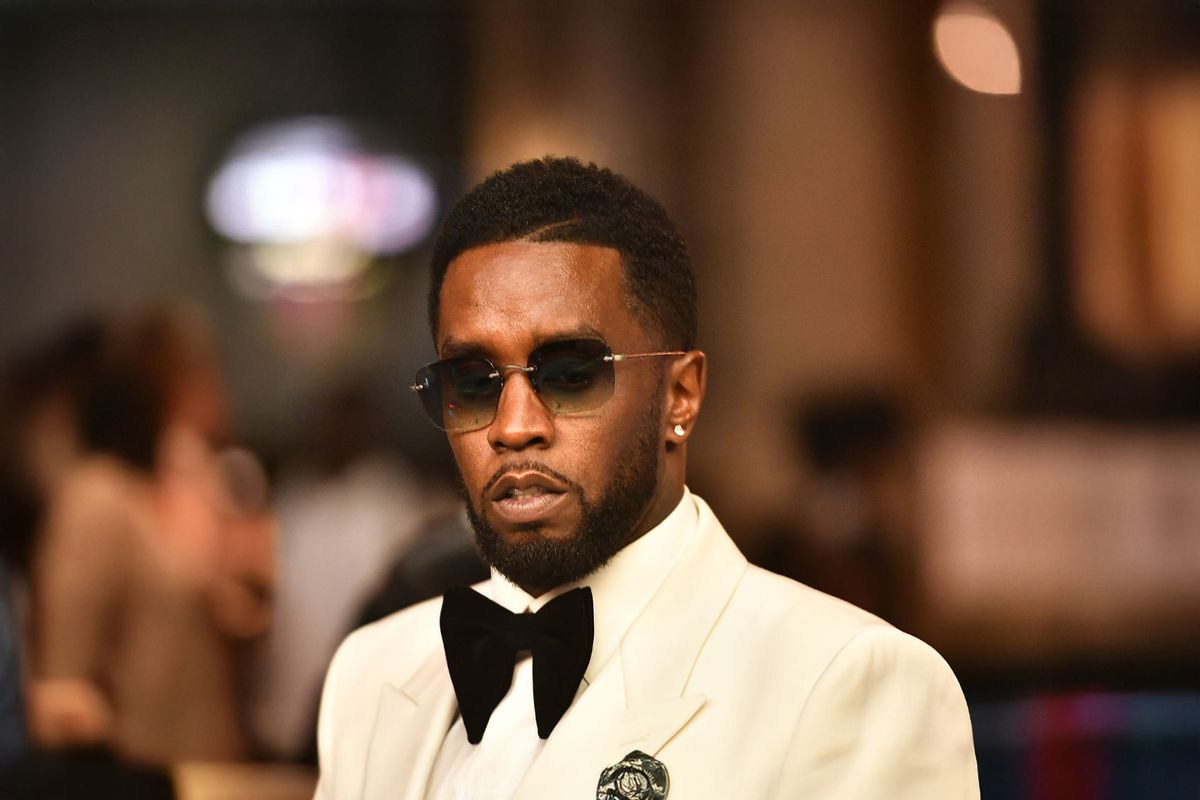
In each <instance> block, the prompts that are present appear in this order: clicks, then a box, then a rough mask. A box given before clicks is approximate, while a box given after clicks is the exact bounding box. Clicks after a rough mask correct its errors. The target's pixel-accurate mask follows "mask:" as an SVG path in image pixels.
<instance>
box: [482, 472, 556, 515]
mask: <svg viewBox="0 0 1200 800" xmlns="http://www.w3.org/2000/svg"><path fill="white" fill-rule="evenodd" d="M567 490H568V487H567V486H566V485H565V484H564V483H563V482H561V481H559V480H557V479H555V478H553V477H551V476H550V475H547V474H545V473H543V472H537V471H533V470H530V471H526V472H510V473H508V474H506V475H505V476H504V477H502V478H500V480H498V481H496V483H495V484H494V485H493V486H492V488H491V491H490V492H489V494H488V498H489V499H490V500H491V505H492V508H493V509H494V510H495V512H496V515H497V516H498V517H499V518H500V519H501V520H502V521H504V522H508V523H510V524H514V525H528V524H530V523H536V522H540V521H542V520H545V519H546V518H547V517H549V516H550V515H551V514H552V513H553V512H554V511H555V510H556V509H557V507H558V506H559V505H560V504H561V503H562V502H563V501H564V500H565V498H566V497H567Z"/></svg>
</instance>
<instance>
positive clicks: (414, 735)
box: [363, 646, 456, 800]
mask: <svg viewBox="0 0 1200 800" xmlns="http://www.w3.org/2000/svg"><path fill="white" fill-rule="evenodd" d="M455 709H456V705H455V700H454V687H453V686H452V684H451V683H450V675H449V672H448V671H447V669H446V657H445V654H444V653H443V651H442V649H441V647H440V646H438V647H436V648H435V649H434V651H433V652H432V653H431V654H430V656H429V658H427V659H426V660H425V662H424V663H423V664H422V665H421V667H420V668H419V669H418V670H417V671H416V672H415V673H413V675H412V677H411V678H409V679H408V680H407V681H406V682H404V683H403V684H401V685H395V684H392V683H385V684H384V685H383V688H382V689H381V690H380V695H379V707H378V710H377V712H376V716H375V729H374V732H373V733H372V736H371V745H370V751H369V752H368V754H367V765H366V775H365V778H364V785H363V800H421V798H423V797H424V796H425V787H426V784H427V783H428V781H429V774H430V772H431V771H432V769H433V763H434V760H435V759H436V758H437V754H438V749H439V748H440V747H441V744H442V740H443V739H444V738H445V736H446V731H447V730H448V729H449V728H450V723H451V721H452V719H453V716H454V713H455ZM402 788H403V789H404V794H401V793H400V790H401V789H402Z"/></svg>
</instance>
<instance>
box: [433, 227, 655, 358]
mask: <svg viewBox="0 0 1200 800" xmlns="http://www.w3.org/2000/svg"><path fill="white" fill-rule="evenodd" d="M624 286H625V284H624V281H623V278H622V273H621V257H620V254H619V253H618V252H617V251H616V250H614V249H612V248H609V247H597V246H593V245H581V244H573V243H567V242H526V241H515V242H502V243H498V244H490V245H484V246H482V247H475V248H472V249H470V250H467V251H465V252H464V253H462V254H461V255H459V256H458V257H457V258H455V259H454V260H453V261H451V262H450V266H449V267H448V268H447V270H446V277H445V280H444V281H443V283H442V289H441V295H440V298H439V313H438V334H437V336H438V340H437V347H438V351H439V352H441V353H443V354H445V353H446V351H447V350H456V349H472V350H485V351H489V352H492V351H495V352H498V351H500V350H503V349H505V348H511V349H513V350H519V351H524V352H523V353H519V354H524V353H525V352H527V351H528V349H530V348H532V347H536V346H537V344H538V343H540V342H543V341H548V340H552V339H556V338H562V337H565V336H576V337H578V336H599V337H601V338H603V339H605V340H606V341H608V343H609V344H610V345H612V346H614V347H622V346H629V345H631V344H634V342H630V341H628V340H629V339H630V337H632V336H636V335H637V334H638V333H639V332H640V326H638V324H637V322H636V320H635V319H634V317H633V315H632V314H631V313H630V310H629V308H628V304H627V303H626V297H625V288H624Z"/></svg>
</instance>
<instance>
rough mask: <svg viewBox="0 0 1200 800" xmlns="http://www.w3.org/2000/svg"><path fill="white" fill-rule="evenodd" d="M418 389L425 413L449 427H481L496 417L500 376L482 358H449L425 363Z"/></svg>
mask: <svg viewBox="0 0 1200 800" xmlns="http://www.w3.org/2000/svg"><path fill="white" fill-rule="evenodd" d="M417 385H418V386H424V387H426V388H425V389H424V390H422V391H420V392H418V394H420V395H421V404H422V405H423V406H424V407H425V413H426V414H428V415H429V418H430V419H431V420H433V424H434V425H437V426H438V427H439V428H441V429H442V430H446V431H466V430H474V429H476V428H482V427H484V426H485V425H488V424H489V423H491V421H492V420H493V419H495V417H496V404H497V402H498V401H499V399H500V378H499V377H497V376H496V370H495V368H494V367H493V366H492V365H491V364H490V363H488V362H487V361H485V360H483V359H481V358H450V359H447V360H445V361H438V362H436V363H434V364H430V365H428V366H426V367H423V368H422V369H421V370H420V371H419V372H418V373H417Z"/></svg>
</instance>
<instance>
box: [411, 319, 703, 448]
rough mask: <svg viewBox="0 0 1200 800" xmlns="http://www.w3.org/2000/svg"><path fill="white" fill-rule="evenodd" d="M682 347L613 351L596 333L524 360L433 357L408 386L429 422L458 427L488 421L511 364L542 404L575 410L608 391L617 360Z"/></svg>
mask: <svg viewBox="0 0 1200 800" xmlns="http://www.w3.org/2000/svg"><path fill="white" fill-rule="evenodd" d="M686 353H687V351H685V350H667V351H663V352H658V353H614V352H613V351H612V349H611V348H609V346H608V345H607V344H605V343H604V342H603V341H601V340H600V339H570V340H566V341H561V342H550V343H548V344H544V345H542V346H541V347H538V348H537V349H535V350H534V351H533V352H532V353H530V354H529V363H528V364H527V365H526V366H521V365H519V364H506V365H504V366H496V365H495V364H493V363H492V362H491V361H488V360H487V359H486V358H483V357H481V356H463V357H460V358H447V359H443V360H441V361H434V362H433V363H432V364H426V365H425V366H424V367H422V368H421V369H420V370H418V371H417V378H416V383H414V384H413V385H412V386H411V387H409V388H411V389H412V390H413V391H414V392H416V393H417V396H418V397H420V398H421V405H422V406H423V407H424V408H425V413H426V414H428V415H429V419H430V420H432V421H433V424H434V425H436V426H438V427H439V428H441V429H442V430H444V431H447V432H449V433H461V432H464V431H473V430H478V429H479V428H486V427H487V426H488V425H491V424H492V420H494V419H495V418H496V408H497V407H498V406H499V405H500V392H501V390H503V388H504V380H505V376H506V374H507V373H509V372H512V371H514V370H515V371H517V372H523V373H525V375H526V377H528V378H529V383H530V385H531V386H533V390H534V391H535V392H536V393H537V396H538V397H539V398H541V401H542V403H543V404H544V405H545V406H546V408H548V409H550V410H551V411H553V412H554V413H555V414H577V413H580V412H583V411H591V410H592V409H595V408H599V407H600V406H602V405H604V403H606V402H607V401H608V399H609V398H610V397H612V394H613V389H614V387H615V385H616V369H615V366H616V365H617V364H619V363H620V362H622V361H627V360H629V359H634V358H658V357H660V356H682V355H686Z"/></svg>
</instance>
